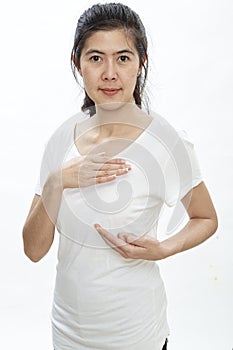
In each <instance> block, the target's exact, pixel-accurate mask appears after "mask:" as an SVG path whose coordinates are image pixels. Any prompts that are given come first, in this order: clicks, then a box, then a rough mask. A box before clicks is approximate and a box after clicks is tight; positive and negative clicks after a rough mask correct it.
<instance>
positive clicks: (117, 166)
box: [99, 162, 131, 170]
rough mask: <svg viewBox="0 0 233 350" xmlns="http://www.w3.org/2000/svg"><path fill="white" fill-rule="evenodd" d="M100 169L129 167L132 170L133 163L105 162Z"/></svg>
mask: <svg viewBox="0 0 233 350" xmlns="http://www.w3.org/2000/svg"><path fill="white" fill-rule="evenodd" d="M99 169H102V170H117V169H128V170H131V165H130V164H126V163H124V164H113V163H108V162H107V163H104V164H103V166H102V167H100V168H99Z"/></svg>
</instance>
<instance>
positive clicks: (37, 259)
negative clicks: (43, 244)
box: [24, 248, 42, 263]
mask: <svg viewBox="0 0 233 350" xmlns="http://www.w3.org/2000/svg"><path fill="white" fill-rule="evenodd" d="M24 254H25V255H26V256H27V257H28V258H29V259H30V260H31V261H32V262H34V263H37V262H39V261H40V260H41V259H42V257H39V256H36V255H34V254H32V253H30V252H28V251H27V250H26V249H25V248H24Z"/></svg>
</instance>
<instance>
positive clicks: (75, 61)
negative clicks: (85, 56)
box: [71, 54, 82, 77]
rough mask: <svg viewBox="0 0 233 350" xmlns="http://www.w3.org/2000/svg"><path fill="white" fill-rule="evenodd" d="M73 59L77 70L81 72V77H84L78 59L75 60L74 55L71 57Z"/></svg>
mask: <svg viewBox="0 0 233 350" xmlns="http://www.w3.org/2000/svg"><path fill="white" fill-rule="evenodd" d="M71 59H72V62H73V63H74V65H75V67H76V68H77V71H78V72H79V74H80V75H81V77H82V72H81V68H80V66H79V64H78V62H77V59H76V58H75V56H74V55H73V54H72V56H71Z"/></svg>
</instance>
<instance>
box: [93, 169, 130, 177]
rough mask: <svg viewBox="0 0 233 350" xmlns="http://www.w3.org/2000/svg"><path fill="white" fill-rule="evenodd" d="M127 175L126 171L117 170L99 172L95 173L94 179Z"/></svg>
mask: <svg viewBox="0 0 233 350" xmlns="http://www.w3.org/2000/svg"><path fill="white" fill-rule="evenodd" d="M127 173H128V169H127V168H126V169H117V170H108V171H106V170H105V171H103V170H100V171H98V172H97V174H96V177H103V176H104V177H105V176H111V175H116V176H120V175H124V174H127Z"/></svg>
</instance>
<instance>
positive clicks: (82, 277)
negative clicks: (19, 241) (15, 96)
mask: <svg viewBox="0 0 233 350" xmlns="http://www.w3.org/2000/svg"><path fill="white" fill-rule="evenodd" d="M71 59H72V68H73V72H74V74H75V76H77V75H76V74H79V75H80V77H81V78H82V80H83V84H84V91H85V100H84V104H83V107H82V110H83V112H82V113H79V114H77V115H76V116H74V117H73V118H71V119H70V120H69V121H67V122H66V123H64V124H63V125H62V126H61V128H59V129H58V130H57V131H56V132H55V134H54V135H53V136H52V138H51V139H50V141H49V142H48V145H47V147H46V151H45V154H44V158H43V162H42V166H41V176H40V181H39V184H38V186H37V189H36V194H35V196H34V199H33V202H32V205H31V209H30V211H29V214H28V217H27V220H26V222H25V225H24V228H23V239H24V249H25V254H26V255H27V256H28V257H29V258H30V259H31V260H32V261H34V262H36V261H39V260H40V259H41V258H42V257H43V256H44V255H45V254H46V253H47V252H48V251H49V249H50V247H51V245H52V243H53V239H54V232H55V227H56V228H57V230H58V231H59V232H60V242H59V253H58V265H57V278H56V286H55V291H54V302H53V310H52V325H53V343H54V348H55V349H56V350H64V349H75V350H76V349H79V350H84V349H85V350H87V349H89V350H91V349H101V350H104V349H106V350H107V349H108V350H110V349H124V350H139V349H140V350H141V349H146V350H162V349H163V350H164V349H166V347H167V345H166V344H167V338H168V335H169V329H168V325H167V319H166V293H165V290H164V285H163V282H162V279H161V277H160V273H159V269H158V265H157V264H156V261H157V260H160V259H164V258H166V257H168V256H171V255H174V254H177V253H179V252H182V251H185V250H187V249H190V248H192V247H195V246H197V245H198V244H200V243H202V242H203V241H205V240H206V239H207V238H208V237H210V236H211V235H212V234H213V233H214V232H215V231H216V229H217V217H216V212H215V209H214V207H213V204H212V201H211V198H210V196H209V194H208V191H207V188H206V186H205V184H204V182H203V180H202V177H201V174H200V169H199V166H198V161H197V159H196V157H195V152H194V149H193V145H192V144H191V143H190V141H188V140H187V138H186V136H185V135H183V134H182V135H180V134H178V133H177V132H176V131H175V130H174V129H173V128H172V127H171V126H170V125H169V124H168V123H167V122H166V121H165V120H163V118H161V117H160V116H159V115H157V114H153V113H146V112H145V111H144V110H143V109H142V108H141V107H142V93H143V89H144V86H145V82H146V77H147V64H148V56H147V40H146V33H145V29H144V27H143V24H142V22H141V20H140V18H139V16H138V15H137V14H136V13H135V12H134V11H132V10H131V9H130V8H129V7H127V6H125V5H122V4H115V3H110V4H104V5H100V4H99V5H94V6H92V7H91V8H89V9H88V10H87V11H85V12H84V14H83V15H82V16H81V17H80V19H79V21H78V25H77V29H76V33H75V41H74V47H73V49H72V56H71ZM164 203H166V204H168V205H169V206H175V205H177V203H182V204H183V207H185V208H186V212H187V214H188V216H189V221H188V223H187V224H186V225H185V226H184V227H183V228H182V229H181V230H180V231H179V232H178V233H176V234H175V235H173V236H171V237H168V238H167V239H165V240H164V241H162V242H159V241H158V240H157V238H156V234H157V232H156V229H157V224H158V219H159V215H160V213H161V210H162V208H163V205H164Z"/></svg>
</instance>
